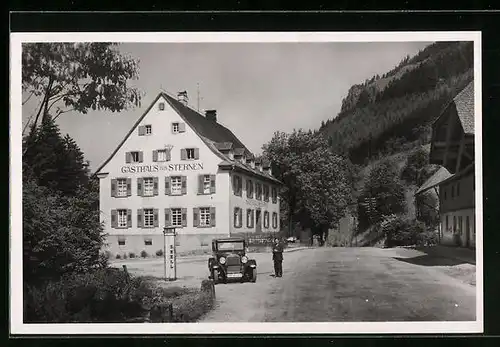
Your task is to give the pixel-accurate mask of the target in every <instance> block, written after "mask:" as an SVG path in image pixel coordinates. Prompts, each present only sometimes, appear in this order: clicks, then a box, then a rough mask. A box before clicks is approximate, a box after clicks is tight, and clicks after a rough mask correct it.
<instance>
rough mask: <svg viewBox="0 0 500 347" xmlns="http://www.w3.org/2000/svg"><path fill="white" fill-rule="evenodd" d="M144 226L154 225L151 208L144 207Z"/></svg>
mask: <svg viewBox="0 0 500 347" xmlns="http://www.w3.org/2000/svg"><path fill="white" fill-rule="evenodd" d="M144 227H146V228H152V227H154V211H153V209H152V208H145V209H144Z"/></svg>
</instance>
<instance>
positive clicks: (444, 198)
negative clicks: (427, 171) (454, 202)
mask: <svg viewBox="0 0 500 347" xmlns="http://www.w3.org/2000/svg"><path fill="white" fill-rule="evenodd" d="M443 190H444V200H446V188H443Z"/></svg>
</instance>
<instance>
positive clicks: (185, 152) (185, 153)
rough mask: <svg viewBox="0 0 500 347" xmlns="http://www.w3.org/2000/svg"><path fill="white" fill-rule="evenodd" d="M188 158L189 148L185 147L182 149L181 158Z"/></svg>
mask: <svg viewBox="0 0 500 347" xmlns="http://www.w3.org/2000/svg"><path fill="white" fill-rule="evenodd" d="M186 159H187V150H186V149H185V148H182V149H181V160H186Z"/></svg>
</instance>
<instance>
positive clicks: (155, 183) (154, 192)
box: [153, 177, 158, 196]
mask: <svg viewBox="0 0 500 347" xmlns="http://www.w3.org/2000/svg"><path fill="white" fill-rule="evenodd" d="M153 195H155V196H156V195H158V177H153Z"/></svg>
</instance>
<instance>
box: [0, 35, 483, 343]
mask: <svg viewBox="0 0 500 347" xmlns="http://www.w3.org/2000/svg"><path fill="white" fill-rule="evenodd" d="M10 47H11V56H10V59H11V60H10V61H11V75H10V78H11V79H10V81H11V104H10V107H11V108H10V109H11V112H10V141H11V142H10V144H11V147H10V148H11V157H10V158H11V159H10V160H11V161H10V164H11V166H10V167H11V172H10V189H11V199H10V204H11V211H12V213H11V215H10V252H11V253H10V260H11V262H10V270H11V271H10V285H11V287H10V303H11V312H10V326H11V333H12V334H21V335H24V334H64V335H68V334H70V335H71V334H106V333H113V334H162V335H174V334H224V333H225V334H228V333H231V334H235V333H237V334H256V333H265V334H304V333H307V334H336V333H342V334H363V333H389V334H391V333H392V334H394V333H396V334H407V333H426V334H433V333H479V332H482V331H483V273H482V265H483V264H482V262H483V256H482V243H483V234H482V230H483V218H482V196H483V194H482V169H481V168H482V137H481V33H480V32H359V33H358V32H317V33H313V32H307V33H306V32H301V33H294V32H272V33H271V32H269V33H265V32H259V33H239V32H231V33H222V32H220V33H210V32H200V33H195V32H191V33H180V32H177V33H134V32H130V33H13V34H11V46H10Z"/></svg>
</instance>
